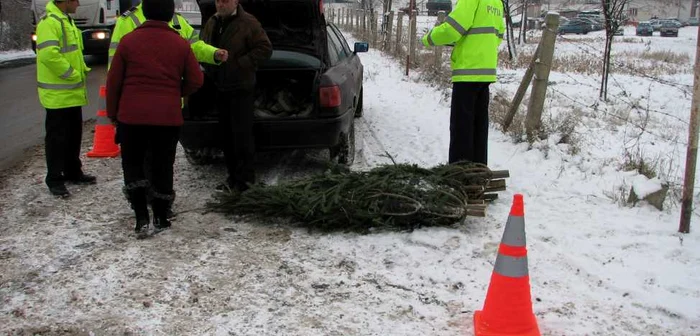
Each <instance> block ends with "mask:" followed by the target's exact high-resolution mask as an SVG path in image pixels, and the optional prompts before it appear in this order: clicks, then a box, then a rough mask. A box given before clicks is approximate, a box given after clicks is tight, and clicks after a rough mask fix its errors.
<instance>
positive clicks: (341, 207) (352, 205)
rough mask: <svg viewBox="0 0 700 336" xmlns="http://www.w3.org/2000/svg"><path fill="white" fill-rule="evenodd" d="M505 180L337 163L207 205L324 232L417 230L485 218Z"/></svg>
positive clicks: (473, 171) (462, 170) (485, 174)
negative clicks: (353, 167)
mask: <svg viewBox="0 0 700 336" xmlns="http://www.w3.org/2000/svg"><path fill="white" fill-rule="evenodd" d="M392 161H393V159H392ZM507 177H509V173H508V171H507V170H502V171H492V170H490V169H489V168H488V167H487V166H486V165H484V164H480V163H474V162H457V163H452V164H443V165H438V166H435V167H433V168H421V167H419V166H417V165H412V164H398V163H396V162H393V164H387V165H383V166H379V167H376V168H374V169H372V170H369V171H350V170H348V169H347V168H344V167H342V166H331V167H329V169H328V170H326V171H325V172H323V173H318V174H316V175H312V176H309V177H306V178H302V179H299V180H294V181H288V182H284V183H280V184H277V185H273V186H264V185H254V186H252V187H251V188H250V189H248V190H246V191H245V192H243V193H222V194H220V195H218V196H216V198H215V201H214V202H211V203H209V204H208V205H207V207H208V208H209V210H210V211H215V212H223V213H230V214H235V215H243V216H252V217H257V218H260V219H263V220H265V219H267V220H270V219H279V218H287V219H289V220H291V222H292V224H293V225H298V226H302V227H307V228H309V229H312V230H320V231H338V230H340V231H354V232H361V233H367V232H370V230H374V229H393V230H396V229H398V230H413V229H416V228H420V227H426V226H449V225H453V224H455V223H457V222H461V221H462V220H464V219H465V218H466V217H467V216H478V217H484V216H486V206H487V203H488V202H490V201H493V200H495V199H497V198H498V194H496V193H495V192H496V191H502V190H505V188H506V184H505V178H507Z"/></svg>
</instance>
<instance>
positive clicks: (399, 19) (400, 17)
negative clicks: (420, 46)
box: [394, 11, 403, 57]
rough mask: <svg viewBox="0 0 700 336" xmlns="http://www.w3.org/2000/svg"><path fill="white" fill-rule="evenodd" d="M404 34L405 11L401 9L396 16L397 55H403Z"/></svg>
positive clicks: (395, 52) (395, 53) (395, 51)
mask: <svg viewBox="0 0 700 336" xmlns="http://www.w3.org/2000/svg"><path fill="white" fill-rule="evenodd" d="M402 34H403V11H399V12H398V14H397V18H396V49H395V50H394V55H396V57H401V56H402V54H401V53H402V52H403V50H402V48H401V35H402Z"/></svg>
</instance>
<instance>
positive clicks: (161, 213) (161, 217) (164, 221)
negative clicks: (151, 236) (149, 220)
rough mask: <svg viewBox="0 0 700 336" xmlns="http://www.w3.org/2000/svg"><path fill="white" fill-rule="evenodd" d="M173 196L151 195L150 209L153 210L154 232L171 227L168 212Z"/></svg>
mask: <svg viewBox="0 0 700 336" xmlns="http://www.w3.org/2000/svg"><path fill="white" fill-rule="evenodd" d="M173 199H175V195H164V194H158V193H154V194H153V200H152V201H151V207H152V208H153V228H154V229H155V231H156V232H160V231H163V230H165V229H167V228H169V227H170V226H171V223H170V221H169V220H168V210H169V209H170V204H171V203H172V201H173Z"/></svg>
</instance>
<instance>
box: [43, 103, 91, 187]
mask: <svg viewBox="0 0 700 336" xmlns="http://www.w3.org/2000/svg"><path fill="white" fill-rule="evenodd" d="M44 126H45V128H46V137H45V138H44V141H45V146H46V168H47V173H46V184H47V185H48V186H49V187H54V186H57V185H61V184H63V183H64V179H67V178H74V177H80V176H81V175H82V174H83V172H82V170H81V167H82V163H81V162H80V143H81V142H82V137H83V110H82V108H81V107H80V106H76V107H67V108H61V109H48V108H47V109H46V120H45V123H44Z"/></svg>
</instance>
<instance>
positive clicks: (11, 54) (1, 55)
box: [0, 49, 36, 64]
mask: <svg viewBox="0 0 700 336" xmlns="http://www.w3.org/2000/svg"><path fill="white" fill-rule="evenodd" d="M28 58H36V54H34V52H33V51H32V50H31V49H29V50H11V51H0V64H2V63H5V62H9V61H14V60H18V59H28Z"/></svg>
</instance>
